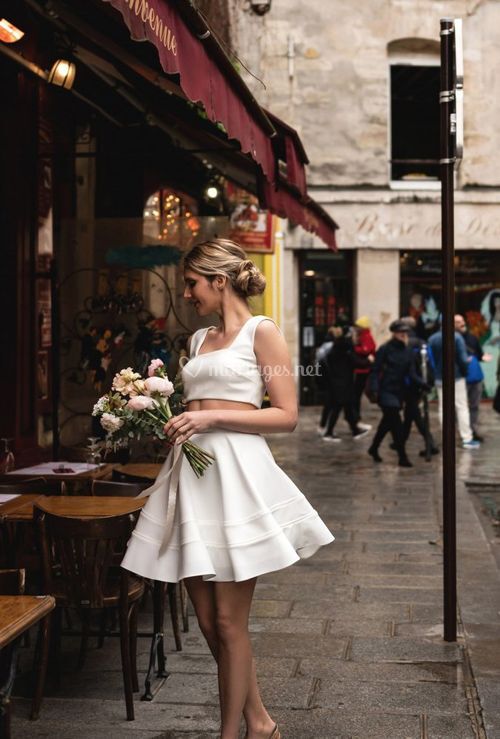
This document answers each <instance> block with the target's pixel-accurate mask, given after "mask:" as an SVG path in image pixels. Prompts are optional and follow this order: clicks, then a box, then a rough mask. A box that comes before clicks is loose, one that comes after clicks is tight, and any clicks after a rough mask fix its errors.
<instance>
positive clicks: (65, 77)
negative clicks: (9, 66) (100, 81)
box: [0, 44, 76, 90]
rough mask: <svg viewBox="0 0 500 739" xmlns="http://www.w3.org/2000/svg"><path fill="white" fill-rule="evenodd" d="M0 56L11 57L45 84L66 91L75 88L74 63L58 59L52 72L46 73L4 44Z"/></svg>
mask: <svg viewBox="0 0 500 739" xmlns="http://www.w3.org/2000/svg"><path fill="white" fill-rule="evenodd" d="M0 54H3V55H4V56H7V57H9V59H12V61H13V62H16V63H17V64H19V65H20V66H21V67H24V68H25V69H28V70H29V71H30V72H31V73H32V74H35V75H36V76H37V77H40V78H41V79H42V80H44V81H45V82H50V83H51V84H52V85H57V86H58V87H64V88H65V89H66V90H70V89H71V88H72V87H73V82H74V81H75V74H76V67H75V65H74V64H73V62H67V61H66V60H65V59H58V60H57V61H56V62H54V64H53V65H52V68H51V70H50V72H46V71H45V70H44V69H42V68H41V67H39V66H38V64H34V63H33V62H30V61H29V59H26V58H25V57H24V56H22V55H21V54H18V53H17V52H15V51H14V50H13V49H10V48H9V47H8V46H5V45H4V44H0Z"/></svg>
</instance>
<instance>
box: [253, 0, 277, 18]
mask: <svg viewBox="0 0 500 739" xmlns="http://www.w3.org/2000/svg"><path fill="white" fill-rule="evenodd" d="M271 3H272V0H250V7H251V8H252V10H253V12H254V13H257V15H265V14H266V13H269V11H270V10H271Z"/></svg>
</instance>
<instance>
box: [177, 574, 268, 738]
mask: <svg viewBox="0 0 500 739" xmlns="http://www.w3.org/2000/svg"><path fill="white" fill-rule="evenodd" d="M184 583H185V585H186V589H187V591H188V593H189V597H190V598H191V601H192V603H193V605H194V609H195V611H196V617H197V619H198V623H199V625H200V629H201V631H202V633H203V635H204V637H205V639H206V640H207V643H208V646H209V647H210V651H211V652H212V654H213V656H214V658H215V660H216V662H217V663H219V638H218V633H217V626H216V613H217V606H216V596H215V587H216V586H215V583H211V582H206V581H205V580H203V579H202V578H201V577H191V578H188V579H186V580H185V581H184ZM220 584H224V585H235V584H236V583H220ZM254 586H255V582H253V585H252V586H251V594H253V588H254ZM222 599H224V596H223V595H222ZM218 600H219V602H220V596H219V598H218ZM250 601H251V596H250ZM248 611H249V607H248ZM248 611H247V615H246V622H248ZM247 638H248V632H247ZM248 643H249V642H248ZM250 655H251V652H250ZM220 698H221V713H223V712H224V711H225V708H223V703H224V701H225V694H224V693H223V691H221V696H220ZM240 712H241V710H240ZM243 715H244V716H245V721H246V723H247V727H248V734H247V737H248V739H267V738H268V737H269V736H270V734H271V732H272V730H273V728H274V721H273V720H272V719H271V717H270V716H269V714H268V712H267V711H266V709H265V707H264V704H263V703H262V699H261V697H260V692H259V687H258V684H257V675H256V671H255V662H254V660H253V657H251V667H250V678H249V683H248V691H247V695H246V700H245V705H244V707H243ZM238 725H239V723H238ZM227 736H230V735H229V734H228V735H227ZM234 736H237V733H236V734H235V735H234Z"/></svg>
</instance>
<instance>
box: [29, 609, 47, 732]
mask: <svg viewBox="0 0 500 739" xmlns="http://www.w3.org/2000/svg"><path fill="white" fill-rule="evenodd" d="M49 641H50V614H49V615H48V616H45V618H44V619H42V621H41V622H40V628H39V630H38V638H37V644H36V649H35V669H36V682H35V688H34V691H33V700H32V702H31V713H30V719H31V721H35V720H36V719H37V718H38V716H39V715H40V707H41V705H42V698H43V690H44V687H45V676H46V674H47V664H48V661H49Z"/></svg>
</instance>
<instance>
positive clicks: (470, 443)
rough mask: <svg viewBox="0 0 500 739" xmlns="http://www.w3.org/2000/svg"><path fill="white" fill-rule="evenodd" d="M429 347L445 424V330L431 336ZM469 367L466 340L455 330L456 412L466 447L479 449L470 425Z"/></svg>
mask: <svg viewBox="0 0 500 739" xmlns="http://www.w3.org/2000/svg"><path fill="white" fill-rule="evenodd" d="M429 348H430V351H431V353H432V357H433V362H434V372H435V377H436V389H437V394H438V401H439V421H440V423H441V425H442V424H443V332H442V330H439V331H436V332H435V333H434V334H432V336H430V337H429ZM468 368H469V358H468V356H467V349H466V347H465V341H464V340H463V337H462V336H461V334H459V333H458V331H455V413H456V416H457V423H458V432H459V434H460V438H461V440H462V447H463V448H464V449H478V448H479V446H480V444H479V442H478V441H475V440H474V437H473V434H472V429H471V425H470V413H469V401H468V398H467V385H466V381H465V378H466V377H467V371H468Z"/></svg>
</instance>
